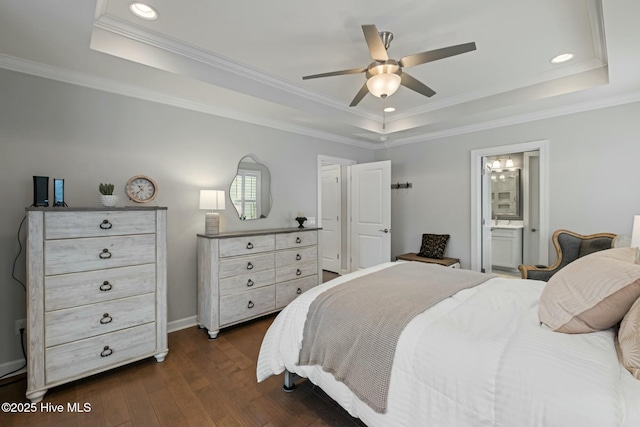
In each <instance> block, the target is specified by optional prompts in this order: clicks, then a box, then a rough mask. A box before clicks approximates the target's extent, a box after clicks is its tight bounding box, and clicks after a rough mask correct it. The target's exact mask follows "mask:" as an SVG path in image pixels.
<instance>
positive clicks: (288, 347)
mask: <svg viewBox="0 0 640 427" xmlns="http://www.w3.org/2000/svg"><path fill="white" fill-rule="evenodd" d="M391 265H393V263H387V264H382V265H380V266H376V267H372V268H370V269H367V270H363V271H359V272H356V273H352V274H350V275H346V276H342V277H340V278H338V279H335V280H333V281H331V282H327V283H325V284H323V285H320V286H318V287H316V288H314V289H311V290H310V291H308V292H306V293H304V294H303V295H301V296H300V297H299V298H298V299H296V300H295V301H294V302H293V303H292V304H290V305H289V306H288V307H286V308H285V309H284V310H283V311H282V312H281V313H280V314H279V315H278V317H277V318H276V319H275V320H274V323H273V324H272V326H271V327H270V328H269V330H268V331H267V334H266V335H265V338H264V341H263V343H262V347H261V349H260V355H259V359H258V366H257V376H258V381H262V380H264V379H265V378H267V377H269V376H271V375H275V374H279V373H281V372H283V371H284V369H285V368H286V369H287V370H289V371H290V372H295V373H297V374H298V375H300V376H302V377H306V378H309V380H310V381H312V382H313V383H314V384H316V385H318V386H320V387H321V388H322V389H323V390H324V391H325V392H326V393H327V394H328V395H329V396H331V397H332V398H333V399H334V400H335V401H337V402H338V403H339V404H340V405H341V406H342V407H344V408H345V409H346V410H347V411H348V412H349V413H350V414H351V415H353V416H355V417H359V418H361V419H362V420H363V421H364V422H365V423H366V424H367V425H369V426H432V427H453V426H455V427H463V426H474V427H475V426H503V427H528V426H539V427H552V426H558V427H573V426H575V427H588V426H593V427H608V426H624V427H639V426H640V381H638V380H636V379H634V378H633V377H632V376H631V374H630V373H629V372H627V371H626V370H625V369H624V368H623V367H622V366H621V365H620V363H619V361H618V359H617V357H616V352H615V349H614V333H613V331H611V330H608V331H603V332H597V333H591V334H580V335H567V334H561V333H557V332H552V331H550V330H548V329H545V328H544V327H541V326H540V324H539V321H538V314H537V301H538V298H539V296H540V293H541V291H542V288H543V287H544V285H545V283H544V282H538V281H531V280H526V281H524V280H519V279H502V278H494V279H491V280H489V281H487V282H485V283H483V284H482V285H479V286H477V287H475V288H472V289H467V290H464V291H461V292H459V293H457V294H456V295H454V296H453V297H451V298H448V299H446V300H444V301H442V302H440V303H439V304H437V305H436V306H434V307H432V308H431V309H429V310H427V311H426V312H424V313H422V314H421V315H419V316H417V317H416V318H414V320H413V321H411V322H410V323H409V325H408V326H407V327H406V329H405V330H404V332H403V333H402V335H401V336H400V340H399V341H398V347H397V351H396V355H395V359H394V364H393V368H392V372H391V384H390V388H389V400H388V406H387V408H388V409H387V413H386V414H378V413H376V412H374V411H373V410H372V409H371V408H370V407H369V406H367V405H366V404H364V403H363V402H361V401H360V400H359V399H358V398H357V397H356V396H355V395H353V393H351V391H350V390H349V389H348V388H347V387H346V386H345V385H344V384H343V383H340V382H337V381H335V380H334V378H333V376H332V375H331V374H329V373H327V372H324V371H323V370H322V369H321V368H320V367H318V366H296V362H297V360H298V353H299V351H300V346H301V342H302V332H303V329H304V322H305V319H306V315H307V310H308V308H309V305H310V304H311V302H312V301H313V299H314V298H315V297H316V296H317V295H318V294H320V293H321V292H323V291H324V290H326V289H328V288H330V287H332V286H335V285H337V284H339V283H342V282H345V281H347V280H348V279H350V278H352V277H356V276H362V275H365V274H368V273H371V272H373V271H377V270H380V269H382V268H387V267H389V266H391ZM389 291H390V292H393V286H392V285H391V286H390V289H389Z"/></svg>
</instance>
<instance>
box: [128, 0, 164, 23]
mask: <svg viewBox="0 0 640 427" xmlns="http://www.w3.org/2000/svg"><path fill="white" fill-rule="evenodd" d="M129 10H130V11H131V13H133V14H134V15H136V16H137V17H138V18H142V19H146V20H147V21H153V20H155V19H158V12H157V11H156V10H155V9H154V8H152V7H151V6H149V5H148V4H146V3H140V2H134V3H131V4H130V5H129Z"/></svg>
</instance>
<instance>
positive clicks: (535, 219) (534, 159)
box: [522, 151, 547, 265]
mask: <svg viewBox="0 0 640 427" xmlns="http://www.w3.org/2000/svg"><path fill="white" fill-rule="evenodd" d="M524 169H525V177H524V179H525V185H524V215H523V218H524V231H523V240H524V243H523V262H522V263H523V264H525V265H536V264H547V260H546V259H542V258H541V257H542V255H541V252H540V245H541V244H544V243H541V242H540V240H541V238H542V237H543V236H542V233H541V232H540V153H539V152H537V151H534V152H527V153H524Z"/></svg>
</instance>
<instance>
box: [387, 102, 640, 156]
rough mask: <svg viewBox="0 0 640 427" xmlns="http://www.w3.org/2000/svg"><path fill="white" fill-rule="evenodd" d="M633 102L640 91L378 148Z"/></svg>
mask: <svg viewBox="0 0 640 427" xmlns="http://www.w3.org/2000/svg"><path fill="white" fill-rule="evenodd" d="M633 102H640V91H638V92H633V93H629V94H624V95H619V96H612V97H609V98H601V99H597V100H593V101H586V102H581V103H576V104H572V105H566V106H562V107H556V108H550V109H546V110H542V111H536V112H534V113H526V114H519V115H516V116H512V117H507V118H504V119H497V120H490V121H486V122H482V123H476V124H472V125H467V126H459V127H456V128H452V129H447V130H443V131H438V132H431V133H425V134H423V135H419V136H413V137H409V138H403V139H397V140H393V141H391V140H388V141H386V142H385V145H384V147H377V149H378V150H379V149H383V148H391V147H397V146H401V145H408V144H415V143H418V142H427V141H433V140H436V139H441V138H447V137H451V136H456V135H463V134H466V133H472V132H480V131H485V130H490V129H496V128H501V127H505V126H511V125H517V124H522V123H528V122H535V121H538V120H544V119H551V118H554V117H559V116H566V115H570V114H576V113H582V112H585V111H591V110H599V109H602V108H608V107H615V106H617V105H624V104H630V103H633Z"/></svg>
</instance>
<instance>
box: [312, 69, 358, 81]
mask: <svg viewBox="0 0 640 427" xmlns="http://www.w3.org/2000/svg"><path fill="white" fill-rule="evenodd" d="M365 71H367V69H366V68H352V69H351V70H342V71H332V72H330V73H322V74H314V75H311V76H304V77H302V80H308V79H318V78H320V77H331V76H342V75H344V74H359V73H364V72H365Z"/></svg>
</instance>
